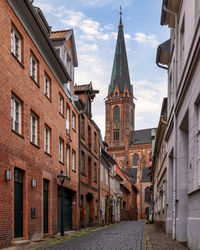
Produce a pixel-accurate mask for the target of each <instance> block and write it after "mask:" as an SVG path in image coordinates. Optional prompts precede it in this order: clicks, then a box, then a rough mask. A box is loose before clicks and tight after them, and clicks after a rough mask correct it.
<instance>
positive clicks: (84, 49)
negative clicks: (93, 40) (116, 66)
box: [78, 44, 99, 53]
mask: <svg viewBox="0 0 200 250" xmlns="http://www.w3.org/2000/svg"><path fill="white" fill-rule="evenodd" d="M98 49H99V48H98V45H97V44H81V45H79V49H78V52H79V53H80V52H87V53H88V52H90V51H98Z"/></svg>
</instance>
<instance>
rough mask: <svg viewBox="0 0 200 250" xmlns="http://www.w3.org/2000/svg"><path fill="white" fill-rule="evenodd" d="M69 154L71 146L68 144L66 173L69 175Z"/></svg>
mask: <svg viewBox="0 0 200 250" xmlns="http://www.w3.org/2000/svg"><path fill="white" fill-rule="evenodd" d="M69 155H70V147H69V145H66V174H67V176H68V177H69V167H70V166H69Z"/></svg>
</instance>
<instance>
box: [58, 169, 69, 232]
mask: <svg viewBox="0 0 200 250" xmlns="http://www.w3.org/2000/svg"><path fill="white" fill-rule="evenodd" d="M66 177H67V176H66V175H65V174H63V170H61V172H60V174H59V175H58V176H57V178H58V180H59V182H60V184H61V236H64V223H63V183H64V181H65V179H66Z"/></svg>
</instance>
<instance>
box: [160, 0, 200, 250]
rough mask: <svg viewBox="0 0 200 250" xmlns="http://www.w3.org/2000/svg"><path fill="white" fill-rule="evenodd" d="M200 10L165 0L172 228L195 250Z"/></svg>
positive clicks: (199, 213)
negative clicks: (168, 49)
mask: <svg viewBox="0 0 200 250" xmlns="http://www.w3.org/2000/svg"><path fill="white" fill-rule="evenodd" d="M199 10H200V3H199V1H195V0H193V1H185V0H183V1H180V0H176V1H163V4H162V13H161V25H168V26H169V28H170V39H171V41H170V42H171V48H170V57H168V58H167V51H166V48H165V47H163V46H161V49H160V50H161V53H162V54H161V56H160V58H159V59H160V61H159V60H158V64H159V66H163V67H164V68H166V69H167V70H168V125H167V133H166V141H167V204H168V206H167V221H166V231H167V233H172V236H173V239H176V240H178V241H180V242H187V245H188V247H189V248H190V249H200V242H199V231H200V224H199V220H200V189H199V184H200V160H199V159H200V138H199V135H200V133H199V131H200V120H199V117H200V85H199V66H200V64H199V52H200V44H199V38H200V20H199V17H200V16H199V13H200V12H199ZM163 56H164V57H165V58H166V59H167V61H164V57H163Z"/></svg>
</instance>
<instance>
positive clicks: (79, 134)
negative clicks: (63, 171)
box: [78, 113, 81, 229]
mask: <svg viewBox="0 0 200 250" xmlns="http://www.w3.org/2000/svg"><path fill="white" fill-rule="evenodd" d="M80 116H81V114H80V113H79V114H78V138H79V140H78V151H79V153H78V156H79V159H78V165H79V168H78V229H80V228H81V225H80V212H81V133H80V127H81V126H80Z"/></svg>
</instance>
